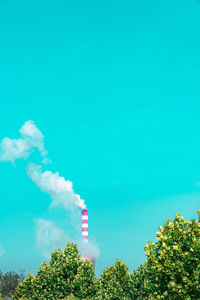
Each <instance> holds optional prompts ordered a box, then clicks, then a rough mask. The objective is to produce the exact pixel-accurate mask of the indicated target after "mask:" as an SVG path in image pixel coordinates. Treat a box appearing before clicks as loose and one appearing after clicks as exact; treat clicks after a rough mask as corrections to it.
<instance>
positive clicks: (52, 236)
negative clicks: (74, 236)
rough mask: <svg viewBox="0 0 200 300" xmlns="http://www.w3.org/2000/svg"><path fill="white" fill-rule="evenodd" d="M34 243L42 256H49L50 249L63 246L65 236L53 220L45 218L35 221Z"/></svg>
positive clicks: (65, 239)
mask: <svg viewBox="0 0 200 300" xmlns="http://www.w3.org/2000/svg"><path fill="white" fill-rule="evenodd" d="M35 222H36V245H37V247H38V248H39V249H40V250H41V251H42V254H43V256H44V257H46V258H49V256H50V254H51V252H52V251H54V250H55V249H58V248H64V246H65V245H66V243H67V236H66V235H65V233H64V232H63V231H62V230H61V229H59V228H58V227H57V226H56V225H55V224H54V223H53V222H51V221H49V220H45V219H37V220H36V221H35Z"/></svg>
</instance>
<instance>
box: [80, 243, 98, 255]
mask: <svg viewBox="0 0 200 300" xmlns="http://www.w3.org/2000/svg"><path fill="white" fill-rule="evenodd" d="M78 249H79V252H80V253H84V255H87V256H90V257H94V258H97V257H99V255H100V251H99V248H98V246H97V244H96V242H95V241H92V240H90V241H88V242H86V241H84V240H80V241H79V242H78Z"/></svg>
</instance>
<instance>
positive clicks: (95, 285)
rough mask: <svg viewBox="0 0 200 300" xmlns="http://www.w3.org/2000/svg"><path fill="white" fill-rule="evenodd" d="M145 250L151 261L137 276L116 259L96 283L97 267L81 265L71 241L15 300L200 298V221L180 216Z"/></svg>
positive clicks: (29, 279) (20, 288) (21, 288)
mask: <svg viewBox="0 0 200 300" xmlns="http://www.w3.org/2000/svg"><path fill="white" fill-rule="evenodd" d="M198 214H199V218H200V212H198ZM145 250H146V255H147V261H146V262H145V264H144V265H141V266H140V267H139V268H138V269H136V270H135V271H134V273H133V274H131V273H130V272H129V270H128V268H127V266H126V264H125V263H124V262H123V261H120V260H118V259H117V260H116V262H115V265H114V266H113V265H112V266H110V267H108V268H107V269H106V270H105V271H104V272H103V274H102V275H101V276H100V280H98V279H97V278H95V275H94V269H93V265H92V264H91V263H90V262H89V261H85V262H84V261H82V260H81V258H80V255H79V253H78V249H77V246H75V245H73V244H72V243H68V244H67V247H66V249H65V250H64V252H63V251H62V250H56V251H55V252H53V253H52V255H51V260H50V262H49V263H48V264H47V263H42V266H41V267H40V269H39V270H38V271H37V274H36V276H33V275H31V274H29V275H28V276H27V277H26V278H25V280H24V281H23V283H21V284H20V285H19V286H18V287H17V289H16V293H15V296H14V299H33V300H36V299H52V300H57V299H63V300H64V299H65V300H78V299H85V300H86V299H87V300H89V299H90V300H91V299H93V300H95V299H96V300H140V299H149V300H154V299H172V300H174V299H175V300H176V299H177V300H185V299H186V300H190V299H191V300H192V299H200V284H199V282H200V221H199V220H198V221H197V220H192V221H186V220H184V218H183V217H180V216H179V214H176V216H175V219H174V220H173V221H172V220H171V219H168V220H167V222H166V223H165V224H164V226H163V227H159V231H158V232H157V241H156V242H155V243H151V242H149V243H148V245H146V246H145ZM1 276H2V274H1V273H0V278H1Z"/></svg>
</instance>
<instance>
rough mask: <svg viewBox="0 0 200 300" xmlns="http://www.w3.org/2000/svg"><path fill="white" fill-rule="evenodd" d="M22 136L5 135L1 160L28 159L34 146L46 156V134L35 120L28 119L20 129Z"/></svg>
mask: <svg viewBox="0 0 200 300" xmlns="http://www.w3.org/2000/svg"><path fill="white" fill-rule="evenodd" d="M19 132H20V135H21V136H20V138H18V139H11V138H9V137H5V138H4V139H3V140H2V142H1V144H0V160H1V161H10V162H11V163H13V164H14V163H15V160H16V159H20V158H21V159H22V158H23V159H27V158H28V157H29V156H30V154H31V153H32V151H33V149H34V148H37V149H38V150H39V152H40V154H41V155H42V157H45V156H46V155H47V151H46V150H45V149H44V136H43V135H42V133H41V132H40V130H39V129H38V128H37V126H36V125H35V123H34V122H33V121H27V122H26V123H25V124H24V125H23V126H22V128H21V129H20V130H19Z"/></svg>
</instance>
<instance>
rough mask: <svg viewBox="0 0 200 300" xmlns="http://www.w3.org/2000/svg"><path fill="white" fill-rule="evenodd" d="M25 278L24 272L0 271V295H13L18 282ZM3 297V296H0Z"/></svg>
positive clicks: (5, 296) (4, 296)
mask: <svg viewBox="0 0 200 300" xmlns="http://www.w3.org/2000/svg"><path fill="white" fill-rule="evenodd" d="M24 278H25V275H24V272H23V271H22V272H20V273H19V274H18V273H16V272H7V273H5V274H3V273H2V272H0V295H1V296H2V298H7V297H11V296H12V295H13V293H14V291H15V289H16V287H17V286H18V284H19V283H20V282H21V281H22V280H23V279H24ZM0 299H1V298H0Z"/></svg>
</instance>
